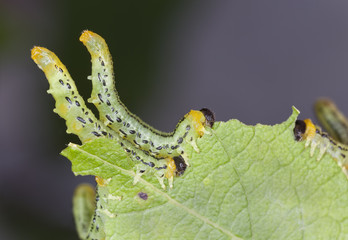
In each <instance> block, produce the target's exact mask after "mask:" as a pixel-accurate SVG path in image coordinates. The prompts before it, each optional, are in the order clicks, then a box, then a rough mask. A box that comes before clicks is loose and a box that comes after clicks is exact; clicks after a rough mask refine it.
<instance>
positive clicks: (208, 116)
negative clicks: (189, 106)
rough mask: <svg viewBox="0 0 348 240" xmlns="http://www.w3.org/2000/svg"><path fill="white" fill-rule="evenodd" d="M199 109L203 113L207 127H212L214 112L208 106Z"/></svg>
mask: <svg viewBox="0 0 348 240" xmlns="http://www.w3.org/2000/svg"><path fill="white" fill-rule="evenodd" d="M200 111H201V112H202V113H203V115H204V117H205V124H206V125H208V126H209V127H213V125H214V122H215V114H214V113H213V112H212V111H210V110H209V109H208V108H202V109H201V110H200Z"/></svg>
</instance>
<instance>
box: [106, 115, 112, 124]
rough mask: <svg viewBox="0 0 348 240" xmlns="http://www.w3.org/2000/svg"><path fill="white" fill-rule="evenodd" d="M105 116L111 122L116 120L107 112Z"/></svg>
mask: <svg viewBox="0 0 348 240" xmlns="http://www.w3.org/2000/svg"><path fill="white" fill-rule="evenodd" d="M105 117H106V118H107V119H108V120H109V121H110V122H112V123H113V122H114V120H112V118H111V117H110V116H109V115H107V114H106V115H105Z"/></svg>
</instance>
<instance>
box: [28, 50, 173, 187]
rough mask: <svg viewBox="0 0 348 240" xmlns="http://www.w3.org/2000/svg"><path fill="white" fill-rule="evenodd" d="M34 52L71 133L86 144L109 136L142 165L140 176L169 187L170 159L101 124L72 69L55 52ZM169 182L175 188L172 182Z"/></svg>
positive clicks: (34, 56)
mask: <svg viewBox="0 0 348 240" xmlns="http://www.w3.org/2000/svg"><path fill="white" fill-rule="evenodd" d="M31 53H32V58H33V60H34V61H35V63H36V64H37V65H38V66H39V68H40V69H42V70H43V71H44V73H45V75H46V77H47V79H48V81H49V84H50V89H49V90H48V92H49V93H50V94H52V96H53V97H54V99H55V100H56V108H55V110H54V112H56V113H58V114H59V116H61V117H62V118H64V119H65V121H66V125H67V129H68V130H67V132H68V133H73V134H75V135H77V136H78V137H79V138H80V140H81V142H82V143H84V142H87V141H89V140H92V139H95V138H97V137H107V138H110V139H114V140H116V141H118V142H119V144H120V145H121V146H122V148H123V149H124V150H125V151H126V152H127V153H128V155H129V156H130V157H131V158H132V159H133V160H134V161H136V162H139V163H140V164H138V165H137V169H136V170H137V177H140V176H141V175H142V174H144V173H145V172H152V173H154V175H155V176H156V177H157V178H158V180H159V182H160V184H161V186H162V187H163V188H165V185H164V183H163V179H164V176H165V173H166V171H167V163H168V159H165V158H159V157H158V158H155V157H153V156H151V155H149V154H148V153H147V152H146V151H143V150H141V149H138V148H135V147H134V146H133V144H131V143H130V142H129V141H127V140H125V139H123V138H122V137H121V136H120V135H119V134H118V133H117V132H114V131H113V130H112V129H110V128H108V127H107V126H105V125H104V124H103V123H102V122H101V121H99V120H98V119H97V118H96V117H95V115H94V114H93V113H92V111H90V110H89V109H88V108H87V107H86V104H85V101H84V100H83V98H82V97H81V96H80V95H79V94H78V91H77V88H76V85H75V82H74V81H73V79H72V78H71V77H70V74H69V72H68V70H67V69H66V67H65V66H64V65H63V64H62V63H61V61H60V60H59V59H58V57H57V56H56V55H55V54H54V53H53V52H51V51H49V50H48V49H46V48H42V47H34V48H33V49H32V52H31ZM169 181H170V183H171V185H172V179H169Z"/></svg>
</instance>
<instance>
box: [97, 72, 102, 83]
mask: <svg viewBox="0 0 348 240" xmlns="http://www.w3.org/2000/svg"><path fill="white" fill-rule="evenodd" d="M98 79H99V81H100V82H101V81H102V79H101V75H100V73H98Z"/></svg>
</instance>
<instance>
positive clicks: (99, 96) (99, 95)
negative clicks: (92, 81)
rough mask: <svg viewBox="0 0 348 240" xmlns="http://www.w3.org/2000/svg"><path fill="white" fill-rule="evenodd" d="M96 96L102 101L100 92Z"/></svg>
mask: <svg viewBox="0 0 348 240" xmlns="http://www.w3.org/2000/svg"><path fill="white" fill-rule="evenodd" d="M98 98H99V100H100V101H101V102H102V103H103V102H104V101H103V98H102V95H101V94H100V93H98Z"/></svg>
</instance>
